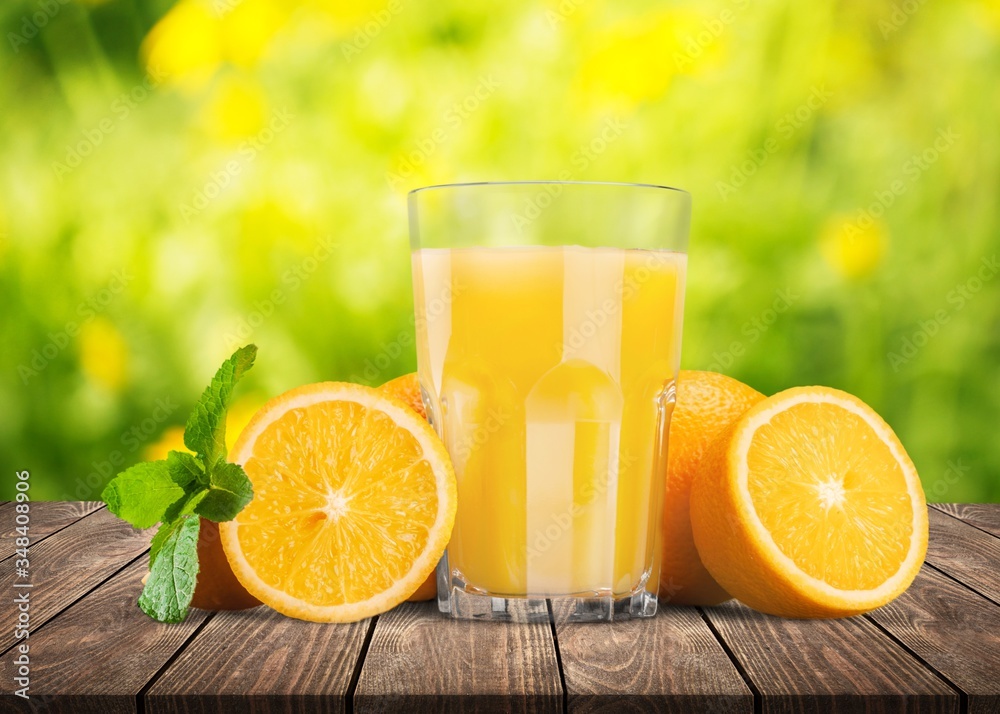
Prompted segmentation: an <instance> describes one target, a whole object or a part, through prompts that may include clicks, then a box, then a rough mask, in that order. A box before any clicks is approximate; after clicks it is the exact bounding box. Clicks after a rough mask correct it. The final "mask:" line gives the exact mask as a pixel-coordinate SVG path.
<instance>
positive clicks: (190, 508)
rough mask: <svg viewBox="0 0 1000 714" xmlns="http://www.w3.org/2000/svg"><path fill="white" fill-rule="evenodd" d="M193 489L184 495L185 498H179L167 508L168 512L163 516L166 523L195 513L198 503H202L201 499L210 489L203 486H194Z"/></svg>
mask: <svg viewBox="0 0 1000 714" xmlns="http://www.w3.org/2000/svg"><path fill="white" fill-rule="evenodd" d="M192 489H193V490H189V491H188V493H186V494H185V495H184V498H181V499H179V500H177V501H176V502H174V503H173V504H172V505H171V506H170V508H168V509H167V512H166V513H165V514H164V516H163V521H164V522H165V523H166V522H170V521H176V520H177V519H178V518H180V517H181V516H190V515H191V514H192V513H194V511H195V509H196V508H197V507H198V504H199V503H201V500H202V499H203V498H205V496H207V495H208V489H207V488H205V487H203V486H201V487H199V486H192Z"/></svg>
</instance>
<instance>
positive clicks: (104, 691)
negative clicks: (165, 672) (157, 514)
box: [0, 562, 209, 714]
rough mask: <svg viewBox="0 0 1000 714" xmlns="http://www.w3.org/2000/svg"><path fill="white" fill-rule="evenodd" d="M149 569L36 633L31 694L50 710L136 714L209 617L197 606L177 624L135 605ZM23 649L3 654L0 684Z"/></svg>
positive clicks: (136, 567)
mask: <svg viewBox="0 0 1000 714" xmlns="http://www.w3.org/2000/svg"><path fill="white" fill-rule="evenodd" d="M145 573H146V564H145V563H144V562H136V563H133V564H132V565H130V566H129V567H128V568H126V569H125V570H124V571H122V572H121V573H119V574H118V575H116V576H115V577H113V578H112V579H111V580H109V581H108V582H107V583H105V584H104V585H102V586H101V587H100V588H98V589H97V590H95V591H94V592H93V593H91V594H90V595H88V596H87V597H86V598H84V599H83V600H81V601H80V602H78V603H76V604H75V605H73V606H72V607H71V608H69V609H68V610H67V611H66V612H64V613H63V614H61V615H60V616H59V617H57V618H56V619H55V620H53V621H52V622H50V623H49V624H48V625H47V626H46V627H44V628H43V629H41V630H39V631H38V632H33V633H32V635H31V637H30V640H29V641H30V650H29V655H30V658H31V691H30V694H31V695H32V701H34V702H36V703H38V702H41V703H44V704H45V711H46V714H62V713H63V712H65V713H66V714H91V713H92V714H118V713H119V712H121V713H122V714H125V713H131V712H135V710H136V695H137V694H138V693H139V692H140V691H141V690H142V688H143V686H145V684H146V683H147V682H149V681H150V679H151V678H153V677H154V676H155V675H156V673H157V672H158V671H159V670H160V669H161V668H162V667H163V666H164V665H165V664H166V663H167V661H168V660H169V659H170V657H171V656H172V655H173V654H174V653H175V652H176V651H177V650H178V649H179V648H180V647H182V646H183V644H184V642H185V641H187V639H188V638H189V637H190V636H191V634H192V633H193V632H194V631H195V629H196V628H197V627H198V625H200V624H201V623H202V621H204V620H205V618H207V617H208V616H209V614H208V613H206V612H204V611H201V610H191V613H190V614H189V615H188V618H187V620H185V621H184V622H183V623H181V624H173V625H165V624H162V623H159V622H156V621H155V620H152V619H151V618H149V617H147V616H146V615H145V614H144V613H143V612H142V611H141V610H140V609H139V607H138V606H137V605H136V599H137V598H138V596H139V592H140V590H142V582H141V581H142V576H143V575H145ZM16 651H17V650H16V648H15V649H14V650H11V651H10V652H8V653H7V654H5V655H3V657H0V681H3V682H5V683H6V682H11V681H13V677H14V666H15V665H14V662H13V660H14V657H15V655H16ZM25 711H29V709H28V708H25Z"/></svg>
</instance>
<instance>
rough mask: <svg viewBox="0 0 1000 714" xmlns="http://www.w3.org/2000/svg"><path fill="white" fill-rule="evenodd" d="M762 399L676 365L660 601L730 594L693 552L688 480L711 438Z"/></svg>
mask: <svg viewBox="0 0 1000 714" xmlns="http://www.w3.org/2000/svg"><path fill="white" fill-rule="evenodd" d="M763 399H764V395H763V394H761V393H760V392H758V391H757V390H756V389H754V388H752V387H749V386H747V385H746V384H743V382H740V381H738V380H735V379H732V378H731V377H727V376H726V375H724V374H719V373H717V372H700V371H691V370H681V372H680V374H679V375H678V378H677V404H676V406H675V407H674V413H673V416H672V417H671V420H670V437H669V440H668V442H667V446H668V448H667V474H666V487H665V490H664V498H663V524H662V533H663V545H662V550H663V555H662V558H661V566H660V587H659V595H660V601H661V602H669V603H672V604H675V605H716V604H718V603H720V602H723V601H725V600H728V599H729V597H730V596H729V594H728V593H727V592H726V591H725V590H723V589H722V587H721V586H719V584H718V583H716V582H715V580H714V579H713V578H712V576H711V575H710V574H709V572H708V570H706V569H705V566H704V565H703V564H702V562H701V558H700V557H699V556H698V550H697V548H696V547H695V544H694V536H693V535H692V532H691V515H690V501H691V480H692V479H693V478H694V475H695V473H696V472H697V470H698V465H699V464H700V463H701V460H702V458H703V457H704V455H705V452H706V451H707V450H708V447H709V446H710V445H711V444H712V442H713V441H715V439H716V438H717V437H718V436H719V435H721V434H722V432H724V431H725V430H726V429H727V428H729V426H731V425H732V424H733V423H734V422H735V421H736V420H737V419H738V418H739V417H740V416H741V415H742V414H743V413H744V412H745V411H746V410H747V409H749V408H750V407H752V406H753V405H754V404H756V403H757V402H759V401H761V400H763Z"/></svg>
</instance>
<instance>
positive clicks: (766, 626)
mask: <svg viewBox="0 0 1000 714" xmlns="http://www.w3.org/2000/svg"><path fill="white" fill-rule="evenodd" d="M705 613H706V616H707V617H708V619H709V621H711V622H712V624H713V625H714V626H715V628H716V630H717V631H718V632H719V633H720V634H721V636H722V637H723V639H724V640H725V642H726V644H727V646H728V647H729V650H730V651H731V652H732V653H733V654H734V655H735V657H736V658H737V659H738V661H739V663H740V665H741V666H742V668H743V671H744V672H746V673H747V675H748V676H749V677H750V680H751V681H752V682H753V684H754V686H755V687H756V688H757V690H758V691H759V692H760V694H761V702H762V705H763V711H764V712H817V713H819V712H823V713H824V714H826V713H828V712H830V711H837V712H840V711H864V712H903V711H905V712H955V713H956V714H957V712H958V711H959V696H958V694H957V693H956V692H955V691H954V690H953V689H952V688H951V687H949V686H948V685H947V684H946V683H945V682H944V681H942V680H941V679H940V678H939V677H937V676H936V675H935V674H934V673H933V672H931V671H930V670H928V669H927V668H926V667H924V666H923V665H922V664H920V663H919V662H918V661H917V660H916V659H914V658H913V657H912V656H911V655H909V654H908V653H907V652H906V651H905V650H904V649H903V648H902V647H900V646H899V645H897V644H896V643H894V642H893V641H892V640H891V639H890V638H889V637H888V636H886V635H885V634H884V633H883V632H881V631H879V629H878V628H877V627H875V625H873V624H872V623H871V622H869V621H867V620H865V619H864V618H861V617H854V618H848V619H842V620H786V619H782V618H778V617H771V616H769V615H763V614H761V613H759V612H755V611H753V610H751V609H750V608H748V607H746V606H744V605H740V604H738V603H735V602H729V603H726V604H724V605H719V606H718V607H714V608H706V609H705Z"/></svg>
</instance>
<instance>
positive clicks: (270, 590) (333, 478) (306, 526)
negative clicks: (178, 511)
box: [220, 382, 457, 622]
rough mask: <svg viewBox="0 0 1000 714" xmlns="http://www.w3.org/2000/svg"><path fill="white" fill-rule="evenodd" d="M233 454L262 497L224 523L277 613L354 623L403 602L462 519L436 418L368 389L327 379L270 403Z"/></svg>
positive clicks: (235, 561)
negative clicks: (432, 421)
mask: <svg viewBox="0 0 1000 714" xmlns="http://www.w3.org/2000/svg"><path fill="white" fill-rule="evenodd" d="M231 459H232V460H233V461H235V462H237V463H239V464H242V465H243V468H244V469H245V470H246V472H247V475H248V476H249V477H250V480H251V481H252V482H253V487H254V498H253V500H252V501H251V502H250V503H249V504H248V505H247V506H246V508H244V509H243V511H241V512H240V514H239V515H238V516H237V517H236V518H235V519H234V520H233V521H230V522H228V523H223V524H221V525H220V533H221V536H222V545H223V548H224V549H225V551H226V556H227V557H228V559H229V562H230V564H231V565H232V568H233V572H234V573H236V577H237V578H239V580H240V582H241V583H242V584H243V587H245V588H246V589H247V590H248V591H249V592H250V593H252V594H253V595H254V596H256V597H257V598H258V599H260V600H261V601H262V602H264V603H265V604H267V605H270V606H271V607H272V608H274V609H275V610H278V611H279V612H282V613H284V614H286V615H289V616H291V617H297V618H300V619H303V620H313V621H316V622H349V621H354V620H360V619H363V618H365V617H370V616H372V615H376V614H378V613H381V612H385V611H386V610H389V609H391V608H392V607H394V606H395V605H397V604H399V603H401V602H403V601H404V600H406V598H408V597H409V596H410V595H411V594H412V593H413V592H414V591H415V590H416V589H417V588H418V587H419V586H420V585H421V584H422V583H423V582H424V581H425V580H426V579H427V576H428V575H429V574H430V573H431V571H433V570H434V568H435V566H436V565H437V562H438V560H439V559H440V558H441V555H442V553H443V552H444V549H445V546H446V545H447V543H448V538H449V537H450V535H451V529H452V525H453V524H454V521H455V508H456V501H457V495H456V486H455V473H454V470H453V469H452V466H451V461H450V460H449V458H448V454H447V453H446V452H445V449H444V445H443V444H442V443H441V441H440V440H439V439H438V437H437V435H436V434H435V433H434V430H433V429H432V428H431V427H430V425H429V424H428V423H427V422H426V421H424V420H423V419H421V418H420V417H419V416H418V415H417V414H415V413H414V412H413V411H412V410H411V409H410V408H409V407H407V406H405V405H404V404H403V403H402V402H401V401H399V400H397V399H395V398H393V397H390V396H387V395H385V394H380V393H379V392H377V391H376V390H374V389H371V388H369V387H362V386H360V385H356V384H346V383H339V382H325V383H321V384H312V385H306V386H304V387H299V388H297V389H293V390H291V391H289V392H286V393H284V394H282V395H281V396H279V397H276V398H275V399H272V400H271V401H270V402H268V403H267V404H266V405H265V406H264V407H263V408H262V409H261V410H260V411H259V412H257V414H256V415H255V416H254V418H253V419H252V420H251V421H250V423H249V425H247V427H246V429H244V431H243V433H242V434H241V435H240V437H239V439H238V440H237V442H236V445H235V446H234V448H233V452H232V454H231Z"/></svg>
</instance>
